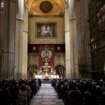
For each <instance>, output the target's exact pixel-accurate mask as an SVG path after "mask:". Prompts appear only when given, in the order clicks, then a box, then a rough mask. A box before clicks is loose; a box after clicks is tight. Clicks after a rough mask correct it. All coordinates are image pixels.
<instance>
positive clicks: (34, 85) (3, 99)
mask: <svg viewBox="0 0 105 105" xmlns="http://www.w3.org/2000/svg"><path fill="white" fill-rule="evenodd" d="M40 86H41V80H40V79H32V80H22V79H20V80H18V81H16V80H2V81H1V82H0V104H1V105H29V103H30V100H31V98H32V97H33V96H34V95H35V94H36V93H37V91H38V90H39V89H40Z"/></svg>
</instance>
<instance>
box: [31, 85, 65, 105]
mask: <svg viewBox="0 0 105 105" xmlns="http://www.w3.org/2000/svg"><path fill="white" fill-rule="evenodd" d="M30 105H64V104H63V101H62V100H61V99H58V96H57V94H56V92H55V90H54V89H53V87H52V86H51V84H42V86H41V88H40V90H39V91H38V93H37V94H36V95H35V96H34V97H33V98H32V100H31V103H30Z"/></svg>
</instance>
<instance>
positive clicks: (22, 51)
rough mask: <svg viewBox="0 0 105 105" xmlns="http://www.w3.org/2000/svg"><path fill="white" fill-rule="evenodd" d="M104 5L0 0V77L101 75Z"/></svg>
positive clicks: (80, 0)
mask: <svg viewBox="0 0 105 105" xmlns="http://www.w3.org/2000/svg"><path fill="white" fill-rule="evenodd" d="M94 5H95V7H94ZM104 10H105V5H104V0H100V1H98V0H85V1H84V0H9V1H6V0H0V79H6V78H8V79H12V78H14V79H20V78H23V79H26V78H34V77H35V76H37V75H40V74H41V75H45V73H47V74H46V75H49V74H54V75H55V74H56V75H58V77H59V78H68V79H77V78H80V79H100V78H102V79H105V62H104V61H105V59H104V56H105V54H104V51H105V48H104V43H105V42H104V41H105V40H104V31H105V28H104V21H105V16H104ZM46 63H47V66H46ZM45 66H46V67H45ZM46 68H48V70H45V69H46ZM43 69H44V70H45V71H46V72H45V71H44V70H43ZM39 77H40V76H39ZM42 78H47V77H42ZM48 78H51V76H50V77H48Z"/></svg>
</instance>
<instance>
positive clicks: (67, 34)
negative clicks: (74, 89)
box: [65, 4, 72, 79]
mask: <svg viewBox="0 0 105 105" xmlns="http://www.w3.org/2000/svg"><path fill="white" fill-rule="evenodd" d="M67 5H68V4H67ZM68 13H69V9H68V6H66V9H65V52H66V53H65V56H66V57H65V64H66V75H65V77H66V78H68V79H69V78H71V77H72V75H71V74H72V69H71V59H70V26H69V14H68Z"/></svg>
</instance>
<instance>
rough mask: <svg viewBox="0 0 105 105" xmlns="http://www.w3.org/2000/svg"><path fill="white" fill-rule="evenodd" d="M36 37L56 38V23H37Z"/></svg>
mask: <svg viewBox="0 0 105 105" xmlns="http://www.w3.org/2000/svg"><path fill="white" fill-rule="evenodd" d="M36 35H37V37H38V38H50V37H56V23H55V22H54V23H44V22H43V23H36Z"/></svg>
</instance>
